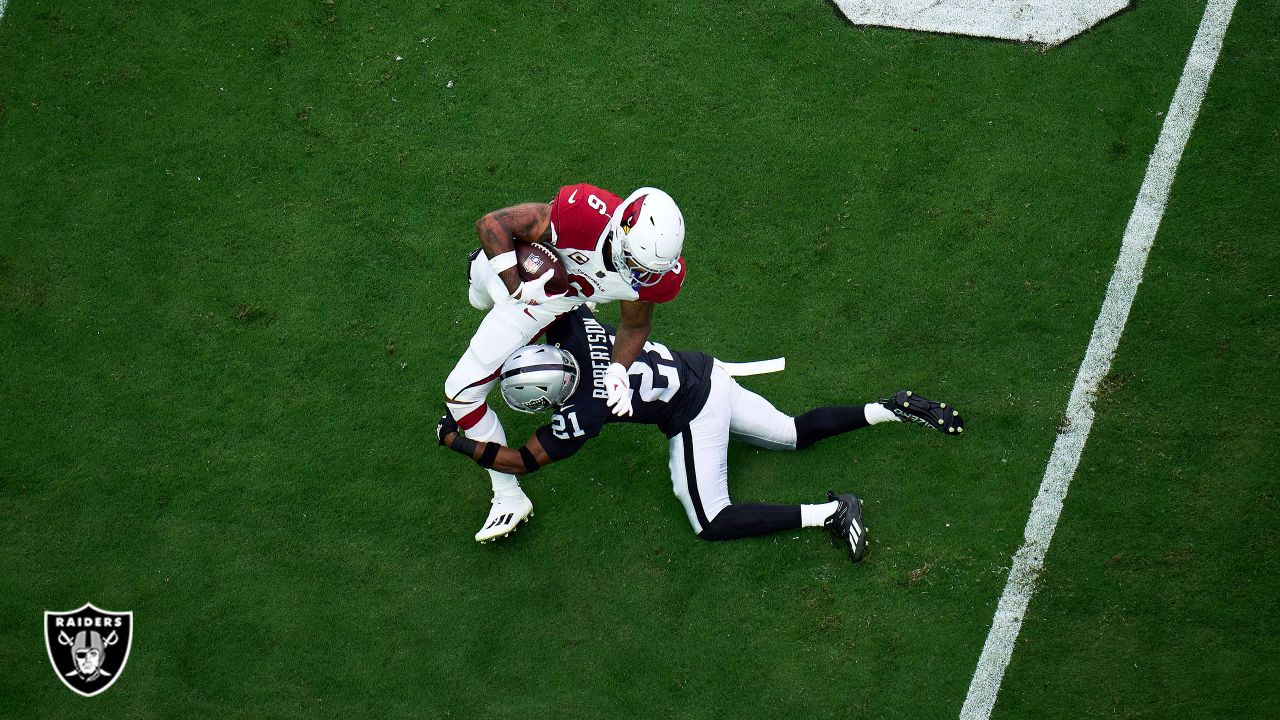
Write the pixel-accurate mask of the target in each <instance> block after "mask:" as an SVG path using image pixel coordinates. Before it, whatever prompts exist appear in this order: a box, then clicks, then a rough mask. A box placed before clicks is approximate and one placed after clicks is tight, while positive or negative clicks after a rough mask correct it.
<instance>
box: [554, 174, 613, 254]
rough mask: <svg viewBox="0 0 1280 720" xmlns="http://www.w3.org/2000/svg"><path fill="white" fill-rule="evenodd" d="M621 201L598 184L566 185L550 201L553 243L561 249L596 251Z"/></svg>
mask: <svg viewBox="0 0 1280 720" xmlns="http://www.w3.org/2000/svg"><path fill="white" fill-rule="evenodd" d="M621 202H622V198H620V197H618V196H617V195H614V194H613V193H611V192H609V191H608V190H601V189H600V188H598V187H596V186H595V185H588V184H587V183H578V184H577V185H565V186H564V187H562V188H560V191H559V192H557V193H556V196H555V198H553V199H552V200H551V238H552V239H551V242H552V244H553V245H555V246H556V247H557V248H560V249H562V250H584V251H588V252H589V251H591V250H595V249H596V243H597V242H598V241H599V240H600V234H601V233H603V232H604V229H605V227H606V226H608V224H609V218H610V217H611V216H612V215H613V211H614V209H615V208H617V207H618V204H619V203H621Z"/></svg>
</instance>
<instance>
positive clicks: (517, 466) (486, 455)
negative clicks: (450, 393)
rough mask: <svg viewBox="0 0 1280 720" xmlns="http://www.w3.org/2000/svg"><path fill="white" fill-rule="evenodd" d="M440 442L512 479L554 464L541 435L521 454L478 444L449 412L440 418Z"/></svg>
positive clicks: (531, 441)
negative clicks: (509, 475) (514, 476)
mask: <svg viewBox="0 0 1280 720" xmlns="http://www.w3.org/2000/svg"><path fill="white" fill-rule="evenodd" d="M436 439H437V440H438V441H439V442H440V444H441V445H443V446H445V447H447V448H449V449H450V450H452V451H454V452H456V453H459V454H461V455H466V456H467V457H469V458H471V459H472V460H474V461H475V462H476V464H478V465H480V467H484V468H490V469H493V470H497V471H498V472H504V473H511V474H512V475H523V474H525V473H531V472H533V471H534V470H537V469H538V468H540V467H543V466H544V465H549V464H551V463H552V462H554V461H553V460H552V459H551V456H549V455H547V451H546V450H545V449H543V447H542V441H541V440H539V439H538V435H537V433H535V434H533V435H532V436H530V437H529V441H528V442H526V443H525V444H524V447H522V448H520V449H518V450H513V449H511V448H509V447H507V446H506V445H503V444H502V443H496V442H476V441H475V440H472V439H470V438H466V437H463V436H462V434H461V433H459V432H458V425H457V423H456V422H455V421H454V419H453V416H452V415H450V414H449V412H448V411H445V414H444V417H442V418H440V424H438V425H436Z"/></svg>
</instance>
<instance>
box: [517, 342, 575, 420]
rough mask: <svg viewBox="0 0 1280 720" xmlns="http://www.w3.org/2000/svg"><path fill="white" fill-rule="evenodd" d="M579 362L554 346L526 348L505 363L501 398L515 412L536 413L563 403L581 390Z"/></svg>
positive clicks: (518, 351)
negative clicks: (579, 387)
mask: <svg viewBox="0 0 1280 720" xmlns="http://www.w3.org/2000/svg"><path fill="white" fill-rule="evenodd" d="M580 374H581V373H579V372H578V361H577V360H574V359H573V356H572V355H570V354H569V353H568V352H567V351H565V350H561V349H560V348H558V347H555V346H553V345H526V346H525V347H522V348H520V349H519V350H517V351H515V352H513V353H511V357H509V358H507V361H506V362H504V363H502V370H501V374H500V377H501V380H499V382H498V386H499V387H500V388H501V390H502V399H503V400H506V401H507V405H510V406H511V409H512V410H518V411H520V412H523V413H537V412H542V411H543V410H548V409H550V408H551V407H553V406H555V405H559V404H561V403H563V402H564V401H565V400H568V399H569V396H571V395H573V391H574V390H577V389H578V377H579V376H580Z"/></svg>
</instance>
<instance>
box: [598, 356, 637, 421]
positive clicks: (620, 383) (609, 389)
mask: <svg viewBox="0 0 1280 720" xmlns="http://www.w3.org/2000/svg"><path fill="white" fill-rule="evenodd" d="M604 389H605V392H606V393H608V396H609V398H608V400H607V401H606V404H608V406H609V408H610V409H612V410H613V414H614V415H617V416H618V417H623V416H626V415H630V414H631V378H629V377H627V369H626V368H625V367H623V366H622V363H613V364H612V365H610V366H609V369H607V370H605V371H604Z"/></svg>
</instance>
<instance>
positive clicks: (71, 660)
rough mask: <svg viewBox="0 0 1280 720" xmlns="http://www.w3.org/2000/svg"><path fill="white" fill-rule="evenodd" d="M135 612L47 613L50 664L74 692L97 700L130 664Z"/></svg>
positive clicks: (89, 609) (93, 609) (84, 609)
mask: <svg viewBox="0 0 1280 720" xmlns="http://www.w3.org/2000/svg"><path fill="white" fill-rule="evenodd" d="M132 639H133V613H132V612H123V613H117V612H111V611H109V610H99V609H98V608H96V607H94V606H93V605H92V604H89V603H86V604H85V605H84V607H82V608H80V609H78V610H69V611H66V612H45V614H44V646H45V649H46V650H48V651H49V662H51V663H53V670H54V672H56V673H57V674H58V677H59V678H61V679H62V682H63V684H65V685H66V686H67V687H69V688H71V689H72V690H74V691H76V692H78V693H80V694H81V695H84V696H85V697H93V696H94V695H97V694H98V693H100V692H102V691H104V690H106V689H107V688H109V687H111V685H112V683H114V682H115V681H116V679H118V678H119V677H120V673H121V672H122V671H123V670H124V665H125V663H126V662H128V661H129V648H130V645H131V641H132Z"/></svg>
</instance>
